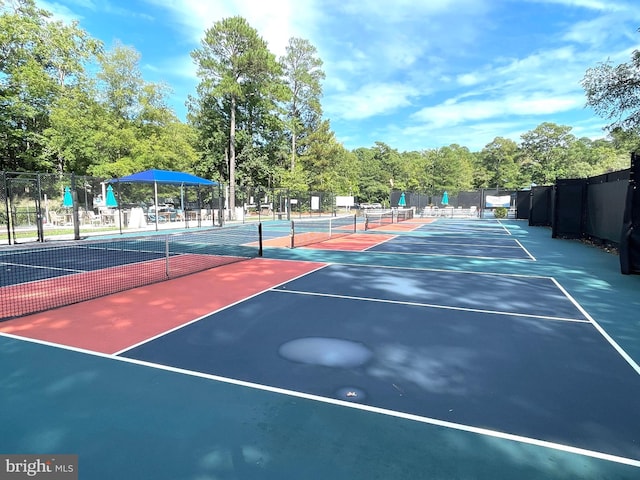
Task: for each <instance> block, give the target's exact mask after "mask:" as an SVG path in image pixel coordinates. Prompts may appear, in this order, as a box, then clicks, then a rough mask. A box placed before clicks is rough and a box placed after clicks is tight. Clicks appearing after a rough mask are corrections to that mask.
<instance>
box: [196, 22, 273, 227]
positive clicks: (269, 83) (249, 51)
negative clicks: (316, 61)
mask: <svg viewBox="0 0 640 480" xmlns="http://www.w3.org/2000/svg"><path fill="white" fill-rule="evenodd" d="M191 56H192V58H193V60H194V61H195V63H196V64H197V66H198V76H199V77H200V78H201V81H200V84H199V86H198V95H199V99H198V100H196V101H194V102H191V107H192V108H194V107H195V109H196V110H195V111H194V112H193V115H194V116H196V117H198V119H197V120H196V122H197V123H200V124H202V122H203V121H204V120H205V119H206V117H208V115H209V112H207V111H206V110H205V108H206V107H208V106H214V105H212V104H213V103H217V105H215V107H216V112H215V114H216V115H223V116H224V117H226V118H227V119H228V120H227V121H228V128H229V130H228V139H227V145H228V149H226V148H225V153H227V152H228V153H227V155H225V156H226V157H227V158H228V164H229V167H228V174H229V177H228V179H229V202H230V204H231V205H234V204H235V183H236V146H237V144H236V116H237V115H238V110H239V109H243V108H244V113H245V115H246V117H247V122H249V125H250V126H251V130H250V131H249V132H246V130H245V132H246V133H248V134H249V137H251V138H253V136H254V135H260V132H259V131H257V129H254V127H257V126H259V125H260V124H259V123H254V121H255V120H256V119H258V120H259V119H260V118H261V116H262V115H268V114H269V113H270V112H271V111H272V110H274V109H275V102H276V101H277V100H278V96H279V95H283V93H284V92H283V91H282V90H281V89H279V86H280V83H279V82H278V78H279V75H280V74H281V69H280V65H279V64H278V63H277V62H276V59H275V56H274V55H273V54H272V53H271V52H270V51H269V49H268V47H267V43H266V42H265V41H264V40H263V39H262V37H260V36H259V35H258V32H257V31H256V30H255V29H254V28H253V27H251V26H250V25H249V24H248V23H247V21H246V20H245V19H244V18H242V17H230V18H225V19H223V20H221V21H219V22H216V23H215V24H214V25H213V27H211V28H209V29H208V30H206V32H205V35H204V38H203V40H202V42H201V47H200V48H199V49H196V50H194V51H193V52H191ZM211 97H214V98H211ZM216 100H217V102H216ZM217 123H218V124H220V122H219V121H218V122H217ZM220 153H221V152H217V155H220ZM232 215H233V212H232Z"/></svg>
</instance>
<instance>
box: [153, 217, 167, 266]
mask: <svg viewBox="0 0 640 480" xmlns="http://www.w3.org/2000/svg"><path fill="white" fill-rule="evenodd" d="M157 214H158V212H157V209H156V215H157ZM156 219H157V217H156ZM164 265H165V270H164V273H165V275H166V276H167V278H169V235H165V236H164Z"/></svg>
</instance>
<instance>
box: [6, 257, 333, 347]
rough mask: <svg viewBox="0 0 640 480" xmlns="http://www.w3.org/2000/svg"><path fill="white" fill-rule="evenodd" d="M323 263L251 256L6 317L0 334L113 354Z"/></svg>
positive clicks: (311, 269)
mask: <svg viewBox="0 0 640 480" xmlns="http://www.w3.org/2000/svg"><path fill="white" fill-rule="evenodd" d="M322 265H323V264H320V263H313V262H295V261H283V260H269V259H263V258H260V259H252V260H248V261H246V262H239V263H234V264H231V265H225V266H221V267H219V268H214V269H212V270H207V271H204V272H201V273H196V274H193V275H189V276H186V277H181V278H179V279H176V280H168V281H166V282H161V283H156V284H153V285H150V286H146V287H140V288H135V289H132V290H128V291H126V292H122V293H117V294H113V295H109V296H107V297H102V298H99V299H96V300H90V301H86V302H82V303H76V304H74V305H70V306H67V307H62V308H58V309H55V310H50V311H47V312H43V313H39V314H35V315H30V316H27V317H21V318H17V319H14V320H9V321H6V322H3V323H1V324H0V332H4V333H12V334H15V335H20V336H23V337H27V338H33V339H36V340H44V341H48V342H53V343H57V344H61V345H67V346H70V347H76V348H82V349H86V350H92V351H96V352H101V353H115V352H118V351H120V350H122V349H124V348H127V347H130V346H132V345H135V344H137V343H139V342H142V341H144V340H147V339H149V338H151V337H154V336H156V335H158V334H160V333H162V332H166V331H167V330H171V329H173V328H175V327H178V326H180V325H184V324H185V323H188V322H190V321H192V320H195V319H196V318H199V317H201V316H202V315H206V314H208V313H211V312H214V311H216V310H219V309H221V308H224V307H226V306H228V305H231V304H233V303H235V302H238V301H240V300H243V299H245V298H247V297H250V296H251V295H255V294H257V293H259V292H261V291H263V290H265V289H267V288H271V287H273V286H274V285H278V284H280V283H282V282H284V281H287V280H291V279H292V278H295V277H297V276H299V275H302V274H304V273H308V272H310V271H313V270H315V269H317V268H319V267H320V266H322ZM247 279H250V281H247Z"/></svg>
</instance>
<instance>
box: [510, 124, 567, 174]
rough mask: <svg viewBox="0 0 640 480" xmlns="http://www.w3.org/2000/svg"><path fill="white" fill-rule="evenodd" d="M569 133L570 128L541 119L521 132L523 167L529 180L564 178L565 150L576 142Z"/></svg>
mask: <svg viewBox="0 0 640 480" xmlns="http://www.w3.org/2000/svg"><path fill="white" fill-rule="evenodd" d="M570 132H571V127H568V126H565V125H556V124H555V123H550V122H544V123H542V124H540V125H538V126H537V127H536V128H535V129H533V130H531V131H529V132H527V133H524V134H522V135H521V137H520V138H521V139H522V143H521V144H520V148H521V150H522V153H523V155H524V165H523V168H524V169H525V171H526V172H527V174H529V175H530V178H531V181H532V182H534V183H536V184H538V185H548V184H551V183H554V182H555V180H556V178H564V177H566V173H567V172H566V156H567V151H568V149H569V148H570V147H571V145H572V144H573V143H574V142H575V141H576V138H575V136H573V135H572V134H571V133H570Z"/></svg>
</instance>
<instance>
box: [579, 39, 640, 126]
mask: <svg viewBox="0 0 640 480" xmlns="http://www.w3.org/2000/svg"><path fill="white" fill-rule="evenodd" d="M582 86H583V88H584V90H585V93H586V96H587V105H588V106H589V107H591V108H593V109H594V111H595V112H596V113H597V114H598V115H600V116H601V117H603V118H606V119H608V120H612V123H611V124H610V125H609V129H614V128H622V129H623V130H633V131H636V132H637V131H640V50H634V51H633V52H632V54H631V61H630V62H628V63H621V64H620V65H616V66H614V65H613V64H612V63H611V62H605V63H601V64H600V65H598V66H596V67H593V68H589V69H588V70H587V72H586V73H585V76H584V78H583V80H582Z"/></svg>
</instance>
